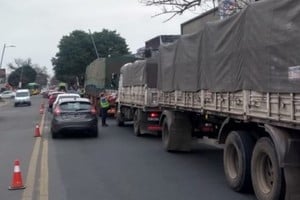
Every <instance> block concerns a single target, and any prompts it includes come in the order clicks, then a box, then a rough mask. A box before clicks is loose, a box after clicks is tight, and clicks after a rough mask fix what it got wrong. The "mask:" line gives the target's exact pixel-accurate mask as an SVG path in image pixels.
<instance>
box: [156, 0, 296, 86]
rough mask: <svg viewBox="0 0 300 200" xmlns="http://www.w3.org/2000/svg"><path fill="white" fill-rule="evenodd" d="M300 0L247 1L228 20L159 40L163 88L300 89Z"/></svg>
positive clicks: (159, 79) (160, 79)
mask: <svg viewBox="0 0 300 200" xmlns="http://www.w3.org/2000/svg"><path fill="white" fill-rule="evenodd" d="M299 86H300V1H299V0H282V1H274V0H265V1H259V2H256V3H253V4H249V6H247V7H246V8H245V9H243V10H242V11H241V12H239V13H238V14H236V15H233V16H232V17H229V18H227V19H224V20H220V21H215V22H209V23H207V24H206V25H205V26H204V27H203V30H201V31H199V32H197V33H194V34H191V35H184V36H182V37H181V38H180V39H179V40H178V41H177V42H175V43H173V44H171V45H166V46H163V45H162V46H161V47H160V58H159V69H158V88H159V89H161V90H162V91H165V92H170V91H175V90H180V91H189V92H194V91H199V90H201V89H208V90H210V91H212V92H226V91H227V92H234V91H239V90H254V91H258V92H300V87H299Z"/></svg>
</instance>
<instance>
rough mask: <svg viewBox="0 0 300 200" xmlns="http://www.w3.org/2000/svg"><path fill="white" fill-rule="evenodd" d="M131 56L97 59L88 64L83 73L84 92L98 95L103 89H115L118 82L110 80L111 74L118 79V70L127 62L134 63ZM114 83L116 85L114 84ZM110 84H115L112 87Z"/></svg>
mask: <svg viewBox="0 0 300 200" xmlns="http://www.w3.org/2000/svg"><path fill="white" fill-rule="evenodd" d="M135 60H136V58H134V57H132V56H119V57H111V58H99V59H96V60H94V61H93V62H92V63H90V64H89V65H88V66H87V68H86V71H85V83H84V85H85V90H86V93H87V94H90V95H98V94H99V92H100V91H102V90H104V89H116V88H115V87H117V83H118V80H112V74H116V77H115V78H117V79H118V77H119V74H120V68H121V67H122V66H123V65H124V64H125V63H128V62H133V61H135ZM115 82H116V83H115ZM112 83H115V84H116V85H115V86H114V85H113V84H112Z"/></svg>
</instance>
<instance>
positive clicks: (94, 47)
mask: <svg viewBox="0 0 300 200" xmlns="http://www.w3.org/2000/svg"><path fill="white" fill-rule="evenodd" d="M89 33H90V37H91V40H92V43H93V46H94V49H95V52H96V55H97V58H99V53H98V50H97V47H96V44H95V41H94V38H93V35H92V33H91V30H90V29H89Z"/></svg>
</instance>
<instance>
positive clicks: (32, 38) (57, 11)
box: [0, 0, 201, 74]
mask: <svg viewBox="0 0 300 200" xmlns="http://www.w3.org/2000/svg"><path fill="white" fill-rule="evenodd" d="M159 12H160V8H158V7H146V6H144V5H142V4H141V3H139V2H138V0H26V1H24V0H0V21H1V24H0V45H1V46H0V48H1V52H2V48H3V45H4V44H6V45H15V46H16V47H14V48H12V47H11V48H6V49H5V54H4V59H3V63H2V67H3V68H4V67H6V66H7V64H9V63H13V62H14V59H15V58H21V59H27V58H31V59H32V63H33V64H38V65H39V66H46V67H47V69H48V72H49V73H51V74H53V71H52V67H53V66H52V65H51V61H50V60H51V58H52V57H54V56H55V54H56V53H57V52H58V49H57V45H58V43H59V41H60V39H61V38H62V36H64V35H69V34H70V33H71V32H72V31H73V30H83V31H86V32H88V29H91V31H92V32H101V31H102V29H103V28H106V29H109V30H116V31H117V33H119V34H120V35H121V37H123V38H125V40H126V42H127V44H128V46H129V49H130V51H131V52H133V53H135V52H136V50H137V49H138V48H140V47H142V46H144V42H145V41H146V40H149V39H151V38H153V37H155V36H158V35H162V34H180V24H181V23H183V22H185V21H187V20H189V19H191V18H193V17H195V16H197V15H198V14H200V13H201V10H199V11H197V12H193V13H192V12H187V13H186V14H184V15H181V16H177V17H175V18H173V19H172V20H171V21H168V22H165V23H164V20H166V19H167V18H168V17H169V16H167V15H163V16H160V17H154V18H153V17H152V16H153V15H155V14H156V13H159Z"/></svg>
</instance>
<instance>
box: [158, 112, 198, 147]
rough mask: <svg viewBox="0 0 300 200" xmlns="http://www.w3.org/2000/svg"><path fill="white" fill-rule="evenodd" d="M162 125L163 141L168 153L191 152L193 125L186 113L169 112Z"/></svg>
mask: <svg viewBox="0 0 300 200" xmlns="http://www.w3.org/2000/svg"><path fill="white" fill-rule="evenodd" d="M165 114H166V115H165V118H164V120H163V123H162V141H163V147H164V149H165V150H166V151H169V152H172V151H185V152H188V151H191V143H192V125H191V122H190V120H189V119H188V117H187V116H186V115H185V114H184V113H175V112H171V111H169V112H167V113H165Z"/></svg>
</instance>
